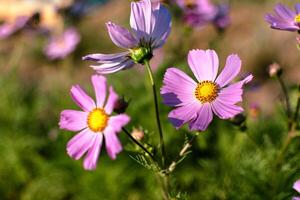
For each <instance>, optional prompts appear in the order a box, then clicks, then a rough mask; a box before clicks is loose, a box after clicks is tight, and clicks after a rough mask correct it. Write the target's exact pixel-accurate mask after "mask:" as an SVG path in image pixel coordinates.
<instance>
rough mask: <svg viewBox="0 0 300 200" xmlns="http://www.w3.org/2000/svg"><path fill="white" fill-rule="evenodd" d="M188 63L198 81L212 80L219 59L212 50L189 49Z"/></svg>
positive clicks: (214, 76) (216, 71) (215, 74)
mask: <svg viewBox="0 0 300 200" xmlns="http://www.w3.org/2000/svg"><path fill="white" fill-rule="evenodd" d="M188 63H189V66H190V68H191V70H192V71H193V73H194V75H195V77H196V78H197V80H198V81H199V82H201V81H205V80H208V81H214V80H215V78H216V76H217V73H218V67H219V59H218V56H217V54H216V52H215V51H214V50H206V51H204V50H199V49H198V50H191V51H190V52H189V54H188Z"/></svg>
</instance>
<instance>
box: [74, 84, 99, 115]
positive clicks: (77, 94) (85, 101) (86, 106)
mask: <svg viewBox="0 0 300 200" xmlns="http://www.w3.org/2000/svg"><path fill="white" fill-rule="evenodd" d="M71 96H72V99H73V100H74V102H75V103H76V104H77V105H78V106H79V107H80V108H81V109H82V110H84V111H86V112H88V111H91V110H93V109H94V108H95V107H96V105H95V102H94V100H93V99H92V98H91V97H90V96H88V95H87V94H86V92H85V91H84V90H83V89H81V87H80V86H79V85H75V86H73V87H72V88H71Z"/></svg>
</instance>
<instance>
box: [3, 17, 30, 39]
mask: <svg viewBox="0 0 300 200" xmlns="http://www.w3.org/2000/svg"><path fill="white" fill-rule="evenodd" d="M29 20H30V17H28V16H19V17H17V18H16V19H15V21H14V22H13V23H9V22H4V23H3V24H1V25H0V39H5V38H8V37H9V36H11V35H13V34H15V33H16V32H18V31H20V30H22V29H23V28H24V27H25V26H26V25H27V23H28V21H29Z"/></svg>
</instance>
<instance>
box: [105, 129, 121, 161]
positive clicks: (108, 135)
mask: <svg viewBox="0 0 300 200" xmlns="http://www.w3.org/2000/svg"><path fill="white" fill-rule="evenodd" d="M104 137H105V147H106V151H107V154H108V155H109V157H110V158H111V159H112V160H114V159H116V157H117V154H118V153H120V152H121V151H122V145H121V143H120V141H119V138H118V137H117V135H116V132H115V130H113V128H112V127H110V126H108V127H107V128H106V129H105V130H104Z"/></svg>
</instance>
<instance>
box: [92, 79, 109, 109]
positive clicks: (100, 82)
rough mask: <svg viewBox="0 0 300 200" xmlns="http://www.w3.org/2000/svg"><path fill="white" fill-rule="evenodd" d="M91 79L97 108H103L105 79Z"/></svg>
mask: <svg viewBox="0 0 300 200" xmlns="http://www.w3.org/2000/svg"><path fill="white" fill-rule="evenodd" d="M91 79H92V83H93V86H94V91H95V95H96V105H97V108H103V104H104V101H105V97H106V78H105V77H104V76H100V75H93V76H92V78H91Z"/></svg>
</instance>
